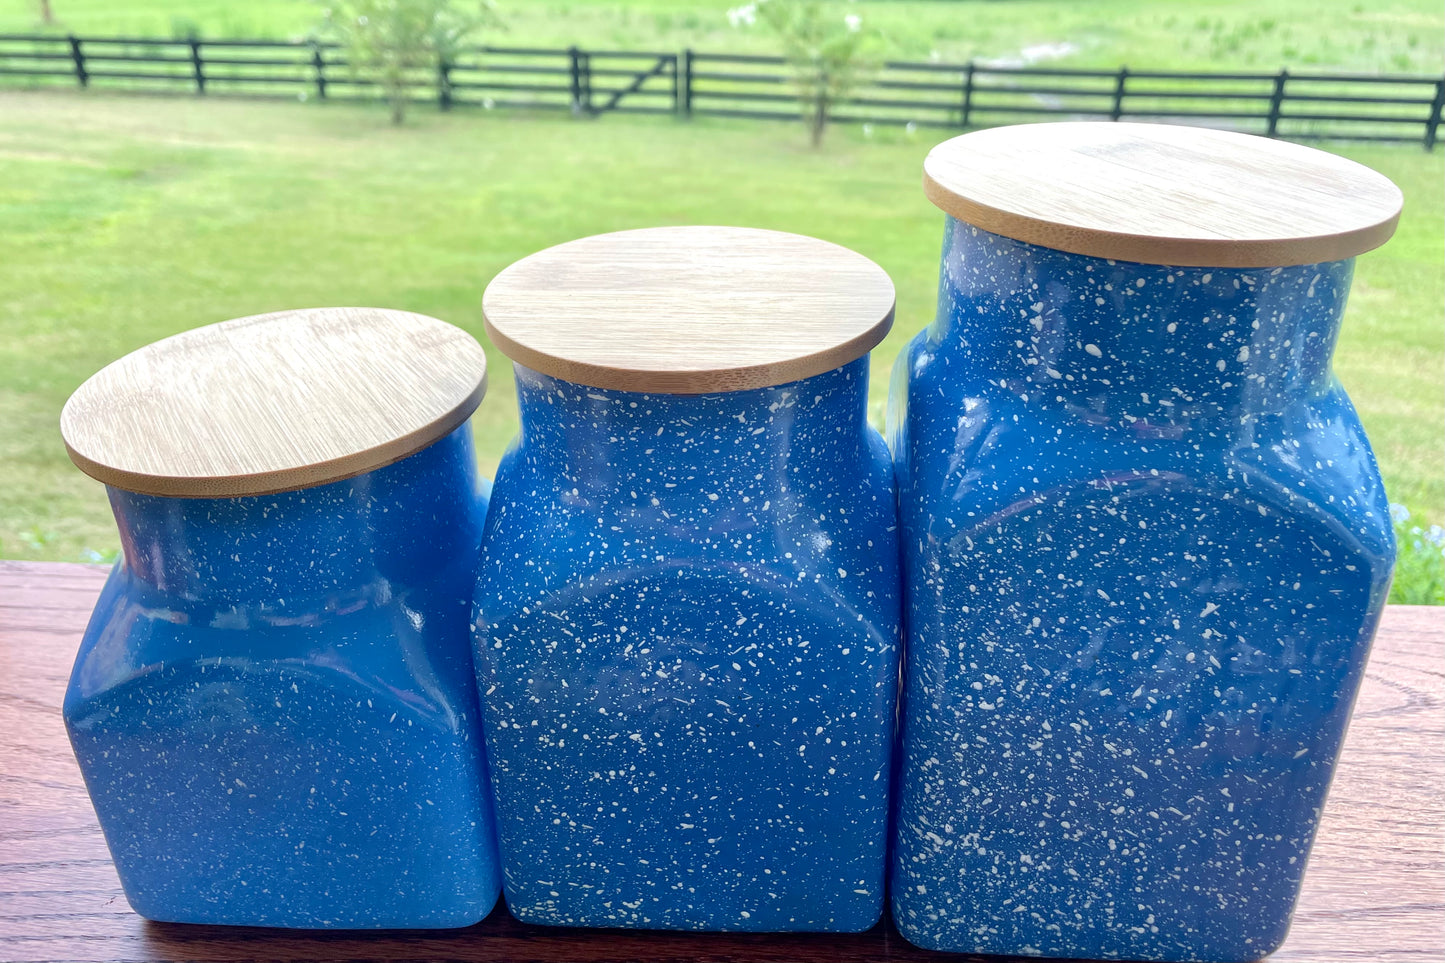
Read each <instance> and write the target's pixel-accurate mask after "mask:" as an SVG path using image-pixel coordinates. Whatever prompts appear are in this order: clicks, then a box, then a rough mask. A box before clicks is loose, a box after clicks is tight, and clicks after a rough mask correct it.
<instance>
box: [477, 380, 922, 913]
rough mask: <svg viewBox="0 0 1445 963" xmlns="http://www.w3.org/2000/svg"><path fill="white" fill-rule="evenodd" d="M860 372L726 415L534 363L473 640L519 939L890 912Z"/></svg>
mask: <svg viewBox="0 0 1445 963" xmlns="http://www.w3.org/2000/svg"><path fill="white" fill-rule="evenodd" d="M866 365H867V362H866V359H860V360H859V361H856V362H853V363H850V364H849V365H847V366H845V367H843V368H839V369H837V370H835V371H832V372H829V373H827V374H823V375H819V376H817V377H814V378H809V379H805V380H803V381H798V382H793V383H790V384H785V385H780V386H776V387H771V388H763V389H756V390H749V391H738V392H731V393H725V394H714V395H646V394H639V393H631V392H621V391H604V390H599V389H596V388H589V387H583V386H579V385H575V384H570V383H568V382H564V381H559V380H557V379H554V378H551V377H548V376H545V375H541V374H538V373H536V372H532V371H529V370H527V369H525V368H521V367H518V368H517V384H518V398H519V402H520V405H521V413H522V432H521V435H520V437H519V439H518V442H517V444H516V445H515V446H514V447H513V449H512V450H511V451H510V452H509V453H508V454H507V456H506V457H505V458H504V459H503V461H502V463H501V466H500V468H499V469H498V474H497V483H496V489H495V491H494V498H493V502H492V512H491V514H490V515H489V517H488V522H487V530H486V534H485V536H484V539H483V547H482V565H481V570H480V575H479V581H478V588H477V612H476V632H477V634H476V643H477V647H478V661H477V669H478V674H479V682H480V687H481V691H482V694H483V702H484V707H485V714H486V730H487V733H488V738H489V742H488V752H489V754H490V758H491V762H492V765H493V775H494V779H495V786H496V792H497V805H498V826H499V832H500V838H501V845H502V853H503V863H504V880H505V889H506V894H507V904H508V907H509V908H510V909H511V911H512V913H513V914H514V915H516V916H517V917H518V918H519V919H521V920H523V921H526V922H531V923H545V924H556V925H572V926H610V927H637V928H657V929H693V930H753V931H764V932H766V931H786V930H813V931H829V930H836V931H851V930H862V929H867V928H868V927H870V926H872V925H873V924H874V923H875V922H876V921H877V920H878V918H879V915H880V913H881V910H882V887H883V874H884V852H885V848H886V844H887V818H888V787H889V777H888V773H889V764H890V752H891V748H892V741H893V729H894V711H895V708H894V707H895V697H896V689H897V671H898V670H897V658H898V648H897V635H898V615H899V613H898V604H899V601H898V584H897V543H896V535H895V525H896V522H895V507H894V489H893V476H892V469H891V465H890V463H889V458H888V454H887V450H886V448H885V446H884V445H883V441H882V439H881V438H880V437H879V436H878V435H877V433H876V432H874V431H872V429H870V428H868V426H867V423H866V419H865V405H866V395H867V367H866Z"/></svg>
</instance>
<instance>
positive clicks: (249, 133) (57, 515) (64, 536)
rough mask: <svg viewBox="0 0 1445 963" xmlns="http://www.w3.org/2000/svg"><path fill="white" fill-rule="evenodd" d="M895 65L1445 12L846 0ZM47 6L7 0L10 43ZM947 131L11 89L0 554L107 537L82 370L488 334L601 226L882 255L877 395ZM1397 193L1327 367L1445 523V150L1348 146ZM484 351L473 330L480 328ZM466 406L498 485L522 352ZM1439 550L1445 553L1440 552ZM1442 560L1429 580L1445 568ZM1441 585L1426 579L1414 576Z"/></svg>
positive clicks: (1209, 59)
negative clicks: (723, 228) (1394, 215)
mask: <svg viewBox="0 0 1445 963" xmlns="http://www.w3.org/2000/svg"><path fill="white" fill-rule="evenodd" d="M53 8H54V11H55V14H56V16H57V18H58V19H59V20H60V25H59V27H57V28H56V29H62V30H63V29H71V30H75V31H77V32H85V33H88V34H94V33H102V32H110V31H114V32H125V33H136V34H144V35H160V36H170V35H172V34H173V33H177V32H179V33H181V34H183V35H184V34H185V33H186V32H189V31H191V30H196V31H199V32H201V33H202V34H204V35H205V36H208V37H220V36H225V35H228V34H229V35H246V36H258V35H259V36H273V37H282V38H286V37H296V36H303V35H305V34H306V32H307V31H308V29H309V28H310V27H311V26H312V25H313V24H314V23H315V21H316V19H317V16H318V12H319V9H320V8H319V7H318V6H317V5H314V4H311V3H308V2H304V0H294V2H293V0H260V2H255V3H248V4H244V5H242V4H227V3H220V2H211V3H208V2H182V0H150V2H147V0H140V2H135V3H126V4H116V3H104V2H100V0H54V2H53ZM501 9H502V12H503V14H504V16H505V17H506V19H507V22H508V24H509V27H510V29H509V30H508V32H507V33H505V34H501V35H497V34H491V35H488V36H487V37H486V38H484V39H485V40H486V41H487V42H494V43H504V44H524V43H526V44H531V43H537V44H567V43H574V42H575V43H586V44H588V45H590V46H594V47H605V46H608V45H615V46H632V47H639V46H644V47H656V48H659V49H663V50H675V49H678V48H680V47H682V46H684V45H692V46H695V47H696V48H697V49H700V50H701V49H711V50H725V51H741V50H749V49H753V50H766V51H768V52H771V51H772V49H773V48H772V47H771V46H770V45H769V41H768V38H767V36H766V35H765V34H763V33H762V32H760V31H758V30H756V29H751V30H749V29H741V28H735V27H733V26H731V25H730V23H729V20H728V17H727V9H728V5H727V4H724V3H711V2H704V3H699V4H689V5H683V4H668V3H662V2H656V0H635V2H631V3H621V2H576V0H574V2H570V3H537V4H523V3H520V2H515V3H513V4H512V5H510V6H503V7H502V8H501ZM850 9H857V10H859V11H861V13H862V15H863V16H865V17H867V18H873V19H876V20H877V21H878V22H879V23H878V25H879V26H881V27H882V29H883V30H884V32H885V34H886V35H887V36H888V37H889V40H890V43H892V44H895V47H894V50H895V53H896V55H898V56H910V57H927V56H929V55H930V54H932V53H935V52H936V53H937V54H938V55H939V56H940V57H942V58H943V59H946V60H961V59H967V58H968V57H970V56H977V57H986V58H996V59H998V60H1000V61H1008V60H1009V59H1010V58H1012V59H1013V60H1015V61H1020V60H1021V61H1029V60H1030V59H1031V58H1032V59H1033V60H1039V59H1043V60H1049V61H1050V62H1058V63H1060V64H1063V63H1069V64H1074V65H1098V66H1107V67H1117V66H1118V65H1119V64H1121V63H1129V64H1130V65H1131V66H1137V67H1139V68H1140V69H1143V68H1146V67H1153V68H1161V69H1163V68H1175V67H1192V68H1208V69H1231V68H1240V69H1243V68H1246V67H1248V68H1251V69H1277V68H1278V67H1279V66H1282V65H1287V66H1290V67H1292V68H1293V67H1295V66H1300V67H1309V68H1310V69H1316V70H1323V69H1336V68H1338V69H1349V70H1359V71H1382V72H1392V71H1408V72H1430V73H1439V72H1440V70H1441V69H1442V67H1445V63H1442V61H1445V47H1442V35H1445V10H1442V9H1441V7H1440V5H1439V3H1438V0H1437V2H1432V3H1418V2H1414V0H1408V2H1406V0H1396V2H1383V3H1377V4H1368V5H1366V4H1349V3H1304V2H1297V0H1269V2H1268V3H1245V2H1224V0H1202V2H1199V3H1190V4H1164V3H1145V2H1141V0H1118V2H1110V0H1097V2H1087V3H1085V2H1079V3H1066V2H1060V0H996V2H983V0H966V2H932V3H917V2H905V3H858V4H855V5H851V6H850ZM36 19H37V18H36V16H35V4H33V3H28V2H25V3H20V2H15V0H3V2H0V31H16V30H32V29H35V28H36V26H37V24H36ZM946 136H948V135H947V133H945V132H940V131H934V132H926V133H925V132H917V133H915V132H909V131H906V130H901V129H882V128H879V129H876V130H870V131H867V132H865V131H864V130H863V129H862V128H860V127H858V126H856V125H851V126H843V127H839V128H837V129H836V130H834V131H833V132H831V133H830V134H829V140H828V142H827V144H826V145H825V148H824V149H823V150H821V151H815V150H811V149H809V148H808V146H807V143H806V138H805V135H804V133H803V131H802V129H801V128H800V127H795V126H791V125H787V124H774V123H762V122H746V121H724V120H716V119H701V118H698V119H694V120H692V121H688V122H682V121H677V120H673V119H670V118H637V117H622V116H617V115H608V116H606V117H603V118H601V119H595V120H585V119H579V120H574V119H571V118H567V117H558V116H545V117H544V116H535V115H528V114H523V113H501V112H465V113H462V112H457V113H451V114H442V113H438V112H436V111H435V110H434V109H431V108H422V109H418V110H416V111H414V112H413V115H412V117H411V119H410V121H409V123H408V125H407V126H405V127H402V128H393V127H391V126H390V125H389V124H388V123H387V117H386V112H385V108H384V107H382V106H380V105H377V106H375V107H371V106H356V105H341V104H326V105H321V104H316V103H308V104H301V103H254V102H247V101H243V100H225V99H221V98H208V99H204V100H202V99H197V98H193V97H189V96H181V97H177V96H169V97H142V96H131V95H119V94H106V93H100V92H95V91H91V92H81V91H69V90H61V91H48V92H37V91H24V90H13V89H11V90H3V89H0V223H3V224H4V230H3V231H0V482H3V483H0V557H4V558H36V559H82V558H95V557H105V556H107V555H109V554H110V553H112V552H113V551H114V550H115V547H116V544H117V539H116V534H115V529H114V522H113V520H112V519H111V517H110V513H109V510H108V507H107V505H106V502H105V496H104V491H103V489H102V488H101V486H100V485H98V484H97V483H95V482H92V481H91V480H90V479H88V478H87V477H86V476H84V475H82V474H80V473H79V472H78V471H77V470H76V469H74V468H73V467H72V466H71V465H70V463H69V460H68V459H67V458H66V455H65V451H64V447H63V445H62V444H61V441H60V438H59V433H58V430H57V420H58V417H59V411H60V407H61V405H62V404H63V403H64V401H65V399H66V397H67V396H68V395H69V394H70V392H71V391H72V390H74V388H75V387H76V386H77V385H78V384H79V383H80V382H81V381H83V380H84V379H85V378H86V377H88V376H89V375H90V374H91V373H93V372H94V371H95V370H97V369H98V368H100V367H102V366H103V365H105V364H106V363H108V362H109V361H111V360H114V359H115V358H116V357H118V356H120V355H121V354H124V353H125V352H127V351H130V350H133V349H134V348H136V347H139V346H141V345H142V344H145V343H147V342H150V341H153V340H155V339H157V338H160V337H164V336H166V335H169V334H173V333H175V332H177V331H180V330H183V329H186V328H190V327H194V326H196V325H199V324H205V323H209V322H213V321H219V320H224V319H226V318H231V317H238V316H242V315H246V314H255V313H261V312H266V311H272V310H278V309H281V308H288V307H303V306H314V305H326V304H367V305H377V306H385V307H396V308H404V309H408V310H413V311H420V312H423V313H426V314H432V315H435V316H437V317H440V318H444V319H446V320H448V321H451V322H453V323H455V324H458V325H460V326H462V327H464V328H466V329H467V330H469V331H471V332H472V333H474V334H476V335H477V336H478V337H479V338H483V335H482V330H481V312H480V304H481V292H482V289H483V288H484V287H485V285H486V282H487V281H488V280H489V279H490V277H491V276H492V275H493V274H495V273H496V272H497V271H498V270H500V269H501V268H503V267H505V266H506V265H507V264H508V263H510V262H511V261H513V260H515V259H516V258H518V257H521V256H523V255H525V254H527V253H530V252H532V251H534V250H537V249H539V248H542V247H545V246H548V245H550V244H555V243H558V242H561V241H564V240H568V239H571V238H575V237H579V236H583V235H586V234H592V233H598V232H602V231H611V230H620V229H625V228H632V227H642V226H648V225H656V224H685V223H722V224H744V225H752V226H758V227H769V228H775V229H779V230H788V231H795V232H799V233H805V234H812V235H816V236H818V237H822V238H826V239H829V240H832V241H836V242H838V243H840V244H844V245H847V246H849V247H852V248H854V249H856V250H858V251H861V252H862V253H864V254H866V255H868V256H869V257H871V258H873V259H874V260H876V261H877V262H878V263H879V264H881V265H882V266H883V267H884V268H885V269H887V270H888V271H889V273H890V274H891V275H892V276H893V278H894V280H895V283H896V284H897V287H898V318H897V324H896V327H895V329H894V332H893V334H892V335H891V336H890V337H889V339H888V340H887V341H886V342H885V343H884V344H883V345H882V346H881V347H880V348H879V349H878V350H877V351H876V352H875V353H874V367H873V371H874V384H873V392H872V397H873V414H874V417H875V419H876V420H880V421H881V414H882V408H883V398H884V395H885V393H886V381H887V375H888V369H889V367H890V365H891V363H892V360H893V358H894V356H895V355H896V353H897V351H898V349H899V348H900V347H901V346H902V344H903V343H904V342H905V341H906V340H907V339H908V338H910V337H911V336H912V335H913V334H914V333H916V332H917V331H918V330H919V329H920V328H921V327H923V326H924V325H925V324H926V323H927V322H928V321H929V320H931V318H932V315H933V308H934V300H935V285H936V280H937V256H938V249H939V242H940V239H941V233H942V215H941V214H940V213H939V212H938V211H937V210H936V209H935V208H933V207H932V206H931V205H929V204H928V202H927V201H926V200H925V199H924V197H923V195H922V192H921V190H920V188H919V172H920V165H921V162H922V159H923V156H924V155H925V154H926V153H927V150H928V148H929V147H930V146H931V145H932V144H933V143H934V142H935V141H936V140H940V139H943V138H944V137H946ZM1321 146H1323V147H1325V148H1326V149H1329V150H1332V151H1335V152H1337V153H1340V154H1343V155H1344V156H1347V157H1351V158H1353V159H1355V160H1358V161H1360V162H1362V163H1365V164H1368V165H1370V166H1372V167H1375V168H1376V169H1378V170H1380V171H1382V172H1384V173H1385V174H1386V175H1388V176H1390V177H1391V178H1392V179H1394V180H1395V181H1396V183H1398V184H1399V185H1400V186H1401V187H1402V188H1403V190H1404V192H1405V196H1406V208H1405V215H1404V218H1403V220H1402V222H1401V227H1400V231H1399V233H1398V234H1397V236H1396V237H1395V239H1394V240H1393V241H1391V242H1390V243H1389V244H1388V245H1387V246H1386V247H1384V248H1382V249H1380V250H1378V251H1375V252H1372V253H1369V254H1366V255H1364V256H1362V257H1361V258H1360V259H1359V264H1358V268H1357V273H1356V281H1355V288H1354V293H1353V296H1352V298H1351V303H1350V308H1349V313H1348V315H1347V318H1346V322H1345V327H1344V332H1343V335H1342V338H1341V342H1340V347H1339V351H1338V355H1337V370H1338V372H1339V375H1340V377H1341V379H1342V381H1343V382H1344V384H1345V386H1346V388H1347V389H1348V390H1349V392H1350V394H1351V396H1352V397H1353V398H1354V400H1355V402H1356V404H1357V406H1358V407H1359V409H1360V412H1361V415H1362V417H1363V419H1364V422H1365V425H1366V428H1367V430H1368V431H1369V434H1370V438H1371V440H1372V442H1373V443H1374V445H1375V449H1376V453H1377V455H1378V457H1379V459H1380V463H1381V467H1382V469H1383V471H1384V475H1385V478H1386V485H1387V488H1388V490H1389V492H1390V496H1391V500H1392V501H1394V502H1397V503H1400V504H1403V505H1406V506H1408V508H1409V511H1410V512H1411V518H1410V519H1409V520H1408V521H1404V522H1402V531H1403V532H1404V533H1405V534H1406V535H1407V536H1410V532H1409V529H1410V528H1412V527H1416V526H1418V527H1420V528H1421V533H1420V537H1421V539H1424V540H1425V541H1426V542H1428V537H1427V536H1428V530H1429V526H1430V525H1432V524H1439V523H1441V522H1442V521H1445V319H1442V315H1445V272H1442V264H1445V223H1442V212H1445V152H1442V151H1440V150H1437V151H1436V152H1435V153H1433V154H1431V153H1426V152H1425V151H1423V150H1422V149H1421V148H1420V147H1418V146H1403V147H1386V146H1372V145H1365V144H1359V143H1344V142H1332V143H1326V144H1323V145H1321ZM483 340H485V339H484V338H483ZM489 358H490V360H491V363H492V389H491V391H490V394H489V396H488V397H487V399H486V401H485V402H484V404H483V406H482V408H481V410H480V411H479V413H478V415H477V418H476V420H475V426H476V433H477V440H478V448H479V452H480V456H481V459H482V467H483V469H484V470H485V471H486V472H487V473H489V474H490V472H491V471H492V469H493V468H494V467H495V465H496V462H497V459H498V458H499V457H500V455H501V453H502V451H503V450H504V448H505V446H506V444H507V442H508V440H509V439H510V437H511V435H512V433H513V431H514V430H515V424H516V415H515V401H514V398H513V394H512V385H511V372H510V366H509V365H508V363H507V362H506V360H505V358H503V357H502V356H501V355H500V354H498V353H496V352H495V351H492V350H491V349H490V348H489ZM1436 555H1437V557H1438V551H1437V553H1436ZM1431 571H1433V570H1431ZM1425 577H1433V576H1430V575H1429V573H1428V572H1427V576H1425Z"/></svg>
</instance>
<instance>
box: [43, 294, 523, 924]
mask: <svg viewBox="0 0 1445 963" xmlns="http://www.w3.org/2000/svg"><path fill="white" fill-rule="evenodd" d="M485 385H486V359H485V356H484V355H483V353H482V350H481V347H480V345H478V344H477V343H476V341H475V340H474V339H473V338H472V337H471V336H470V335H468V334H466V333H465V332H463V331H461V330H459V329H457V328H454V327H452V326H451V325H448V324H445V323H443V322H441V321H437V320H435V319H432V318H425V317H421V316H419V315H414V314H406V313H403V312H397V311H379V310H369V309H321V310H311V311H292V312H283V313H280V314H271V315H264V316H260V317H254V318H243V319H240V320H236V321H228V322H225V323H223V324H217V325H211V326H209V327H204V328H198V329H196V330H193V331H188V332H185V333H183V334H180V335H177V336H175V337H172V338H167V339H166V340H164V341H160V342H157V343H155V344H152V345H150V346H148V347H145V348H142V349H140V350H139V351H137V352H135V353H133V354H130V355H127V356H126V357H124V358H122V359H120V360H119V361H117V362H115V363H114V364H112V365H110V366H109V367H107V368H105V369H104V370H102V371H101V372H100V373H98V374H97V375H95V376H94V377H93V378H91V379H90V380H89V381H87V382H86V383H85V384H84V385H82V386H81V387H80V388H79V390H77V391H76V393H75V394H74V395H73V396H72V397H71V399H70V401H69V403H68V404H67V405H66V407H65V411H64V413H63V414H62V417H61V428H62V432H63V434H64V436H65V440H66V445H67V447H68V448H69V449H70V452H71V455H72V458H73V459H74V460H75V462H76V463H77V464H78V465H79V466H80V467H81V468H82V469H83V470H84V471H86V472H87V473H88V474H90V475H92V476H94V477H96V478H98V479H100V480H101V481H104V482H105V483H106V485H107V487H108V490H109V494H110V501H111V506H112V508H113V509H114V511H115V517H116V521H117V523H118V524H119V526H120V534H121V544H122V557H121V559H120V561H119V562H117V564H116V566H115V569H114V571H113V572H112V573H111V576H110V579H109V581H108V582H107V583H106V585H105V588H104V590H103V592H102V594H101V597H100V601H99V602H98V604H97V605H96V609H95V614H94V615H93V617H92V618H91V622H90V625H89V628H88V629H87V630H86V633H85V636H84V638H83V640H82V642H81V646H80V652H79V654H78V655H77V657H76V662H75V669H74V672H73V674H72V675H71V680H70V687H69V689H68V690H67V692H66V697H65V722H66V726H67V728H68V730H69V733H70V738H71V743H72V745H73V746H74V749H75V754H76V758H77V760H78V761H79V763H80V769H81V772H82V774H83V775H84V777H85V782H86V786H87V788H88V789H89V790H90V794H91V799H92V801H93V802H94V804H95V810H96V814H97V815H98V816H99V818H100V824H101V828H102V830H104V832H105V837H106V841H107V843H108V844H109V846H110V850H111V855H112V856H113V857H114V859H115V864H116V869H117V871H118V872H119V875H120V880H121V883H122V885H123V886H124V889H125V893H126V897H127V899H129V900H130V903H131V905H132V906H133V907H135V909H136V911H137V912H139V913H140V914H141V915H143V916H146V917H149V918H151V919H156V920H163V921H169V922H186V923H227V924H246V925H255V926H291V927H445V926H463V925H467V924H470V923H473V922H476V921H477V920H479V919H481V918H482V917H483V916H485V915H486V914H487V912H488V911H489V910H490V909H491V908H492V906H493V905H494V903H495V902H496V898H497V895H498V891H499V888H500V877H499V869H498V862H497V857H496V843H495V838H494V832H495V830H494V825H493V816H492V804H491V799H490V796H489V794H488V793H487V791H486V789H485V786H486V780H487V771H486V760H485V755H484V754H483V750H482V742H481V729H480V721H479V713H478V709H477V697H476V690H475V685H474V682H473V669H472V661H471V646H470V636H469V632H468V629H467V626H468V617H469V611H470V595H471V585H472V583H473V582H474V579H475V572H476V564H475V562H476V549H477V545H478V543H479V540H480V537H481V529H482V522H483V519H484V517H485V514H486V502H487V494H486V488H485V483H484V482H483V481H481V480H480V478H479V477H478V474H477V470H476V465H475V461H474V456H473V452H472V443H471V435H470V429H469V427H468V425H467V419H468V418H469V417H470V416H471V413H472V412H473V411H474V410H475V409H476V407H477V404H478V402H479V401H480V399H481V397H482V393H483V391H484V390H485Z"/></svg>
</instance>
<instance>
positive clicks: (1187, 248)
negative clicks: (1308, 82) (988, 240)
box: [923, 122, 1403, 268]
mask: <svg viewBox="0 0 1445 963" xmlns="http://www.w3.org/2000/svg"><path fill="white" fill-rule="evenodd" d="M923 189H924V192H925V193H926V194H927V195H928V199H929V200H931V201H933V203H934V204H936V205H938V206H939V207H941V208H942V209H943V210H944V211H945V212H947V213H948V214H951V215H952V216H954V217H956V218H958V219H959V220H960V221H964V222H966V223H968V224H972V225H974V226H976V227H980V228H982V229H983V230H985V231H990V232H992V233H994V234H1002V235H1003V236H1005V237H1011V238H1015V239H1016V240H1020V241H1026V242H1028V243H1029V244H1038V245H1041V246H1043V247H1050V248H1054V249H1056V250H1060V251H1069V252H1072V253H1074V254H1088V255H1092V256H1093V257H1100V258H1113V259H1117V260H1120V261H1138V262H1142V263H1144V264H1168V265H1178V266H1198V267H1237V268H1246V267H1285V266H1288V265H1292V264H1315V263H1319V262H1323V261H1338V260H1342V259H1344V258H1349V257H1354V256H1355V255H1356V254H1361V253H1363V252H1365V251H1368V250H1371V249H1372V248H1376V247H1379V246H1380V245H1381V244H1384V243H1385V241H1387V240H1389V238H1390V235H1391V234H1393V233H1394V232H1395V225H1396V222H1398V220H1399V218H1400V206H1401V203H1402V201H1403V198H1402V196H1401V194H1400V189H1399V188H1398V187H1396V186H1395V185H1394V184H1393V183H1391V182H1390V180H1389V179H1388V178H1386V177H1385V176H1384V175H1382V174H1378V173H1376V172H1375V171H1372V170H1370V169H1369V168H1368V167H1365V166H1363V165H1361V164H1357V163H1355V162H1354V161H1350V160H1345V159H1344V158H1343V157H1336V156H1335V155H1333V154H1327V153H1325V152H1324V151H1320V150H1315V149H1313V148H1310V147H1301V146H1300V145H1298V144H1291V143H1288V142H1286V141H1279V140H1270V139H1268V138H1265V137H1255V136H1252V135H1250V134H1237V133H1233V132H1230V131H1221V130H1206V129H1204V128H1199V127H1176V126H1170V125H1165V124H1117V123H1101V122H1082V123H1060V124H1027V125H1020V126H1015V127H995V128H992V129H989V130H980V131H976V132H974V133H971V134H964V135H963V136H961V137H955V138H953V139H952V140H947V141H944V142H943V143H942V144H939V145H938V146H937V147H935V148H934V149H933V150H932V151H931V152H930V153H929V155H928V159H927V160H926V161H924V162H923Z"/></svg>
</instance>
